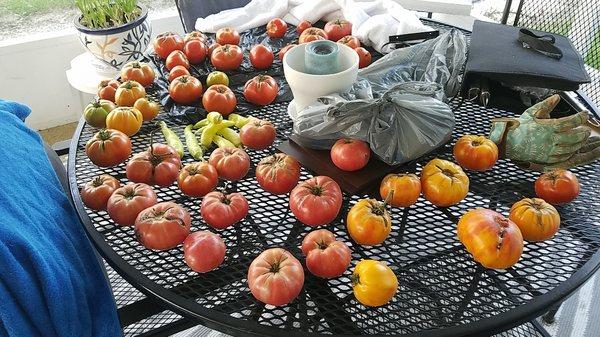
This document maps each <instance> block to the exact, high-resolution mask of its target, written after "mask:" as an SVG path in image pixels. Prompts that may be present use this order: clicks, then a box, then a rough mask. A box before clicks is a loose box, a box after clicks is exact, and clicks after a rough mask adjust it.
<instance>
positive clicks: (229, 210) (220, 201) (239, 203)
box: [200, 192, 248, 229]
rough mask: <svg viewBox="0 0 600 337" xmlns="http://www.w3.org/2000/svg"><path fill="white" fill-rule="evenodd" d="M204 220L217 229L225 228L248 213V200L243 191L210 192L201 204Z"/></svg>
mask: <svg viewBox="0 0 600 337" xmlns="http://www.w3.org/2000/svg"><path fill="white" fill-rule="evenodd" d="M200 214H201V215H202V218H203V219H204V221H205V222H206V223H207V224H208V225H209V226H211V227H212V228H216V229H225V228H227V227H229V226H231V225H233V224H234V223H236V222H238V221H240V220H242V219H243V218H245V217H246V215H248V201H247V200H246V198H245V197H244V195H242V194H241V193H230V194H223V193H221V192H210V193H208V194H207V195H206V196H204V199H202V205H201V206H200Z"/></svg>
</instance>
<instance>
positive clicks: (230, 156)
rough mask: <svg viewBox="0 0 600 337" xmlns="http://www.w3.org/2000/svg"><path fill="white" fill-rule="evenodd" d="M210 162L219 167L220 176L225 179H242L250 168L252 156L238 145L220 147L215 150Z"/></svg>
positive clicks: (209, 159)
mask: <svg viewBox="0 0 600 337" xmlns="http://www.w3.org/2000/svg"><path fill="white" fill-rule="evenodd" d="M208 162H209V163H210V164H211V165H212V166H214V167H215V168H216V169H217V172H218V173H219V177H221V178H222V179H225V180H232V181H235V180H240V179H242V178H243V177H244V176H245V175H246V174H247V173H248V170H249V169H250V157H249V156H248V154H247V153H246V152H245V151H244V150H242V149H240V148H237V147H220V148H218V149H216V150H214V151H213V152H212V153H211V154H210V157H209V158H208Z"/></svg>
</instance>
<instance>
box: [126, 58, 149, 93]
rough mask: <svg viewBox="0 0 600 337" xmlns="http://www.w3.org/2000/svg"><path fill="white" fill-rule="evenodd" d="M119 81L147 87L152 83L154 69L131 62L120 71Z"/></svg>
mask: <svg viewBox="0 0 600 337" xmlns="http://www.w3.org/2000/svg"><path fill="white" fill-rule="evenodd" d="M121 79H122V80H123V81H136V82H138V83H140V84H141V85H143V86H145V87H147V86H149V85H150V84H152V83H154V69H152V67H151V66H150V65H149V64H148V63H145V62H139V61H132V62H129V63H127V64H126V65H124V66H123V68H122V69H121Z"/></svg>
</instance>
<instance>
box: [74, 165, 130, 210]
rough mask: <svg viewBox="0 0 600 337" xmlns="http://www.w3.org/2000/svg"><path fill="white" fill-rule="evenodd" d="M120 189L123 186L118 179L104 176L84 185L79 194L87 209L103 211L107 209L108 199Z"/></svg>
mask: <svg viewBox="0 0 600 337" xmlns="http://www.w3.org/2000/svg"><path fill="white" fill-rule="evenodd" d="M119 187H121V184H120V183H119V181H118V180H117V179H116V178H114V177H113V176H111V175H108V174H102V175H99V176H97V177H95V178H94V179H92V180H90V181H88V182H87V183H86V184H85V185H83V187H82V188H81V191H80V192H79V194H80V195H81V200H82V201H83V203H84V204H85V205H86V206H87V207H89V208H91V209H95V210H97V211H103V210H105V209H106V203H107V202H108V198H110V196H111V195H112V194H113V192H114V191H115V190H116V189H117V188H119Z"/></svg>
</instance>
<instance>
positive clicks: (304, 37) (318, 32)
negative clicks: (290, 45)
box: [298, 27, 327, 44]
mask: <svg viewBox="0 0 600 337" xmlns="http://www.w3.org/2000/svg"><path fill="white" fill-rule="evenodd" d="M316 40H327V33H325V31H324V30H322V29H321V28H316V27H310V28H306V29H305V30H304V31H303V32H302V34H300V37H299V38H298V43H300V44H303V43H308V42H312V41H316Z"/></svg>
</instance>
